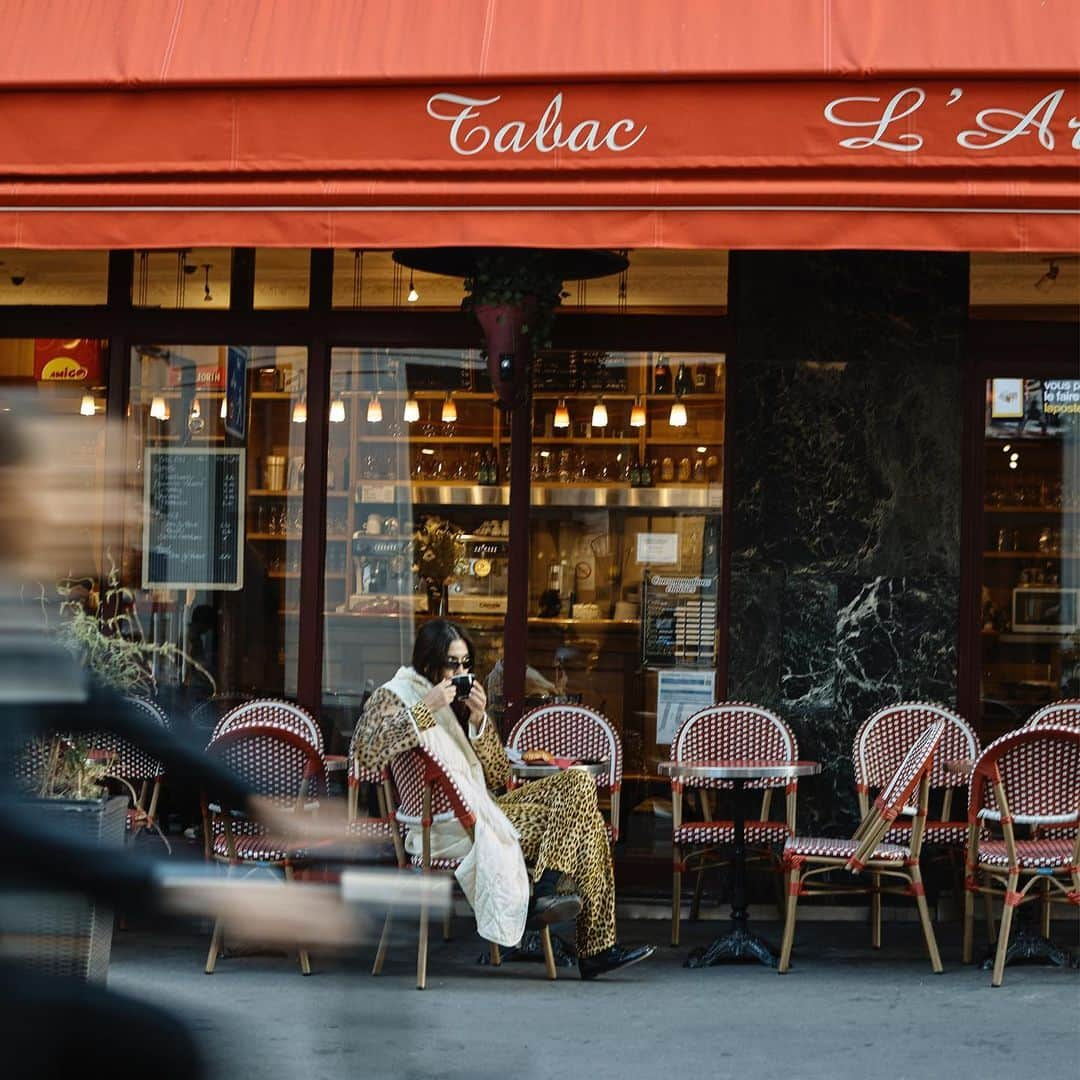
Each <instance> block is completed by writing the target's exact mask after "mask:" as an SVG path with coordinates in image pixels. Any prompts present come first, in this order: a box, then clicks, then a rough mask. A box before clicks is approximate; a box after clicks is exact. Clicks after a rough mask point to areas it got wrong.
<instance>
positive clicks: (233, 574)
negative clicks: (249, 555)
mask: <svg viewBox="0 0 1080 1080" xmlns="http://www.w3.org/2000/svg"><path fill="white" fill-rule="evenodd" d="M244 453H245V452H244V451H243V450H239V449H237V450H232V449H228V450H227V449H162V448H158V447H155V448H151V449H148V450H147V451H146V462H145V469H144V481H143V503H144V506H143V511H144V512H143V581H142V584H143V588H144V589H162V588H165V589H210V590H213V589H219V590H228V589H232V590H235V589H242V588H243V586H244V536H243V510H244V475H245V474H244Z"/></svg>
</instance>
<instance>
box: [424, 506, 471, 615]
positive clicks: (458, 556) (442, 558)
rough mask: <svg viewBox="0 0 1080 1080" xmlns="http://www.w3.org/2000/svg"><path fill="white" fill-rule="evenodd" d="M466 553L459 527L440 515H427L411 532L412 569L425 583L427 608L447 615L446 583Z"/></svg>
mask: <svg viewBox="0 0 1080 1080" xmlns="http://www.w3.org/2000/svg"><path fill="white" fill-rule="evenodd" d="M464 557H465V545H464V544H463V543H462V542H461V530H460V529H459V528H458V527H457V526H456V525H453V524H451V523H450V522H449V521H444V520H443V519H442V518H438V517H429V518H427V519H425V521H424V522H423V524H422V525H421V526H420V528H419V529H417V530H416V532H415V533H414V534H413V571H414V572H415V573H416V574H417V575H418V576H419V577H420V579H421V580H422V581H423V582H424V583H425V585H426V586H427V593H428V612H429V613H430V614H432V615H446V614H447V613H448V612H447V595H446V592H447V588H446V583H447V582H448V581H449V580H450V578H452V577H453V576H454V574H455V573H456V572H457V571H458V567H459V564H460V563H461V561H462V559H464Z"/></svg>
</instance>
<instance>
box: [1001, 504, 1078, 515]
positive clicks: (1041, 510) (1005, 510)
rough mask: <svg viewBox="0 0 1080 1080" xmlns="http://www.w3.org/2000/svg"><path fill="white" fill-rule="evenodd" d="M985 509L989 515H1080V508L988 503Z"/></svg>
mask: <svg viewBox="0 0 1080 1080" xmlns="http://www.w3.org/2000/svg"><path fill="white" fill-rule="evenodd" d="M983 509H984V510H985V511H986V512H987V513H988V514H1080V506H1078V507H1064V506H993V505H991V504H989V503H987V504H986V505H985V506H984V507H983Z"/></svg>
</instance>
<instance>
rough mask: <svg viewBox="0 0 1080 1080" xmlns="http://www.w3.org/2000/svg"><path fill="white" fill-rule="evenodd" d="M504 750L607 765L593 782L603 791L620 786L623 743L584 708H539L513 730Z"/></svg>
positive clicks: (608, 725)
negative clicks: (543, 754)
mask: <svg viewBox="0 0 1080 1080" xmlns="http://www.w3.org/2000/svg"><path fill="white" fill-rule="evenodd" d="M506 744H507V746H509V747H511V748H513V749H515V750H549V751H550V752H551V753H552V754H554V755H555V756H556V757H569V758H584V759H591V760H593V761H606V762H607V763H608V770H607V772H606V773H604V774H602V775H600V776H598V777H597V778H596V786H597V787H598V788H600V789H601V790H604V791H618V790H619V788H620V787H621V786H622V774H623V755H622V741H621V740H620V739H619V736H618V734H617V733H616V731H615V728H614V727H613V726H612V724H611V721H610V720H608V718H607V717H606V716H604V715H603V714H602V713H598V712H596V711H595V710H594V709H589V708H586V707H585V706H584V705H542V706H540V708H538V709H533V710H532V711H531V712H527V713H526V714H525V715H524V716H523V717H522V718H521V719H520V720H519V721H518V722H517V723H516V724H515V725H514V727H513V730H512V731H511V732H510V738H509V739H507V743H506Z"/></svg>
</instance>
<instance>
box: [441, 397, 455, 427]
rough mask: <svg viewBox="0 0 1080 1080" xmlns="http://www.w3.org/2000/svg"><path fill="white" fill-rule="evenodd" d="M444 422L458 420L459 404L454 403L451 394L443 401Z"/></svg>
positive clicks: (450, 422)
mask: <svg viewBox="0 0 1080 1080" xmlns="http://www.w3.org/2000/svg"><path fill="white" fill-rule="evenodd" d="M442 422H443V423H444V424H453V423H456V422H457V405H455V404H454V399H453V398H452V397H451V396H450V395H449V394H447V395H446V400H445V401H444V402H443V403H442Z"/></svg>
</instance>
